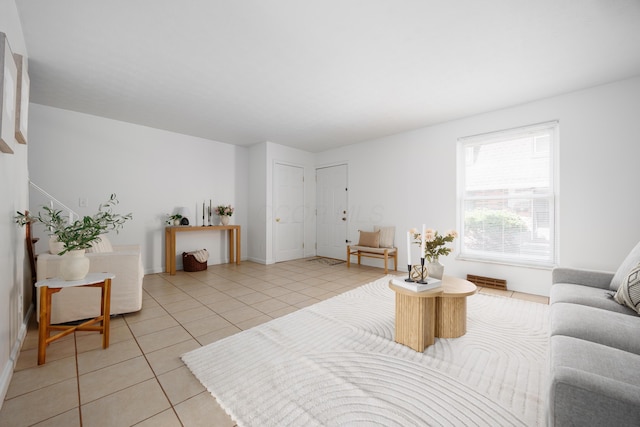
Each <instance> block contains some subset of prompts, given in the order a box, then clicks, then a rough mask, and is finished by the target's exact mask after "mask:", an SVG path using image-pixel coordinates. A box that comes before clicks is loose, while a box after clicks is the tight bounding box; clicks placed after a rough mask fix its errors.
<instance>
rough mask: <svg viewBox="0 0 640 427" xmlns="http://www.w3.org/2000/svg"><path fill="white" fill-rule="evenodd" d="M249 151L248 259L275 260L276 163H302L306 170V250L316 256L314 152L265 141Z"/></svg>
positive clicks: (268, 262)
mask: <svg viewBox="0 0 640 427" xmlns="http://www.w3.org/2000/svg"><path fill="white" fill-rule="evenodd" d="M250 150H251V152H250V158H251V160H250V163H251V168H250V173H249V174H250V178H249V180H250V182H251V186H250V187H251V188H250V191H251V194H252V196H251V198H250V200H251V201H250V211H251V213H250V216H251V217H250V235H251V243H250V248H249V259H251V260H252V261H255V262H259V263H262V264H273V263H275V261H276V260H275V253H274V245H273V244H274V240H275V239H274V236H273V233H274V229H273V223H274V216H273V167H274V164H275V163H283V164H290V165H295V166H300V167H302V168H303V169H304V181H305V185H304V207H305V212H306V215H305V224H304V252H305V256H312V255H315V242H316V222H315V214H313V212H315V203H316V193H315V155H314V154H312V153H309V152H307V151H303V150H298V149H295V148H290V147H286V146H284V145H280V144H275V143H272V142H264V143H261V144H257V145H254V146H253V147H251V149H250Z"/></svg>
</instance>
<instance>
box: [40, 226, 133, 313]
mask: <svg viewBox="0 0 640 427" xmlns="http://www.w3.org/2000/svg"><path fill="white" fill-rule="evenodd" d="M102 239H103V240H102V242H100V243H99V244H97V245H94V248H92V249H93V250H92V251H91V252H90V253H87V254H86V256H87V258H89V261H90V267H89V272H91V273H100V272H107V273H113V274H114V275H115V278H114V279H113V280H112V282H111V314H123V313H131V312H134V311H139V310H140V309H141V308H142V280H143V278H144V267H143V265H142V254H141V250H140V246H139V245H122V246H117V245H116V246H111V243H109V240H108V239H107V238H106V237H105V236H102ZM96 251H97V252H96ZM60 260H61V256H60V255H53V254H50V253H43V254H39V255H38V261H37V275H38V280H44V279H48V278H52V277H57V276H58V272H59V269H60ZM51 306H52V307H51V323H52V324H55V323H65V322H72V321H75V320H81V319H87V318H91V317H96V316H98V315H99V314H100V289H99V288H64V289H62V290H61V291H60V292H58V293H56V294H54V295H53V296H52V304H51ZM39 307H40V294H39V293H38V303H37V307H36V313H39Z"/></svg>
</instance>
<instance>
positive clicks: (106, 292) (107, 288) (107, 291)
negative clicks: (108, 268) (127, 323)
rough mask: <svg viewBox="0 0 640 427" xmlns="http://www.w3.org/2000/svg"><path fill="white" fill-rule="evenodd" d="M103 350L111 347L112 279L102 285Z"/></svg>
mask: <svg viewBox="0 0 640 427" xmlns="http://www.w3.org/2000/svg"><path fill="white" fill-rule="evenodd" d="M102 316H103V317H102V328H103V335H102V348H107V347H109V331H110V329H109V322H110V321H111V279H105V281H104V284H103V285H102Z"/></svg>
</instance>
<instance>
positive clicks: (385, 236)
mask: <svg viewBox="0 0 640 427" xmlns="http://www.w3.org/2000/svg"><path fill="white" fill-rule="evenodd" d="M358 231H359V232H360V239H359V241H358V244H357V245H354V246H351V245H348V246H347V267H351V256H352V255H356V256H357V257H358V265H359V264H360V260H361V258H362V257H367V258H379V259H383V260H384V273H385V274H387V273H388V272H389V268H388V266H389V259H392V260H393V267H394V268H393V269H394V270H395V271H398V248H397V247H395V246H394V240H395V234H396V228H395V227H393V226H390V227H379V226H375V227H374V228H373V231H362V230H358Z"/></svg>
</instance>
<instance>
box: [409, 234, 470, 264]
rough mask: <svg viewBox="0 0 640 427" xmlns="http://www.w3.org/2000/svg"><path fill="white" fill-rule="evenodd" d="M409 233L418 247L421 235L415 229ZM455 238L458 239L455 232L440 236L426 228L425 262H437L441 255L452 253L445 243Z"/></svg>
mask: <svg viewBox="0 0 640 427" xmlns="http://www.w3.org/2000/svg"><path fill="white" fill-rule="evenodd" d="M409 231H410V232H411V234H412V235H413V239H414V243H417V244H419V245H420V244H421V243H422V235H421V233H418V230H416V229H415V228H412V229H411V230H409ZM456 237H458V232H457V231H455V230H449V231H448V232H447V234H445V235H442V234H440V233H438V231H437V230H434V229H433V228H427V229H426V230H425V232H424V240H425V249H424V257H425V258H426V259H427V262H434V261H437V260H438V258H439V257H440V256H441V255H442V256H446V255H449V254H450V253H451V251H452V248H450V247H447V246H445V245H446V244H447V243H451V242H453V240H454V239H455V238H456Z"/></svg>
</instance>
